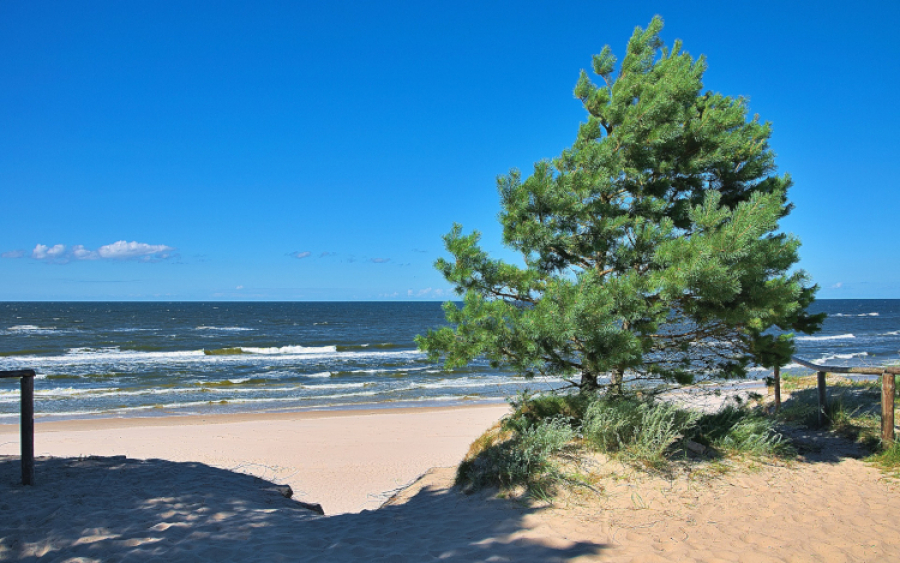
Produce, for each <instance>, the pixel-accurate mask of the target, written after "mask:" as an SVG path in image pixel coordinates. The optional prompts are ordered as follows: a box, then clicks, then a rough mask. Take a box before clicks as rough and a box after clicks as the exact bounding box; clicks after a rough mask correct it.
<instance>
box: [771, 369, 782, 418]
mask: <svg viewBox="0 0 900 563" xmlns="http://www.w3.org/2000/svg"><path fill="white" fill-rule="evenodd" d="M772 379H774V380H775V413H776V414H778V411H780V410H781V367H780V366H775V368H774V369H773V370H772Z"/></svg>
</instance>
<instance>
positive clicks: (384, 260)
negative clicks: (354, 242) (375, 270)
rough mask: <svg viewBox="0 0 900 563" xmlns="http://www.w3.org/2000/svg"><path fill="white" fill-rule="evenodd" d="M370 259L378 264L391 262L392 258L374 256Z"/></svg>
mask: <svg viewBox="0 0 900 563" xmlns="http://www.w3.org/2000/svg"><path fill="white" fill-rule="evenodd" d="M369 261H370V262H374V263H376V264H385V263H387V262H390V261H391V259H390V258H372V259H370V260H369Z"/></svg>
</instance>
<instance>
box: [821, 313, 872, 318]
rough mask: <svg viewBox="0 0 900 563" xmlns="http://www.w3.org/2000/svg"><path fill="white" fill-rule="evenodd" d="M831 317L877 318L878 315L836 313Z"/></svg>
mask: <svg viewBox="0 0 900 563" xmlns="http://www.w3.org/2000/svg"><path fill="white" fill-rule="evenodd" d="M832 316H833V317H877V316H879V314H878V313H836V314H834V315H832Z"/></svg>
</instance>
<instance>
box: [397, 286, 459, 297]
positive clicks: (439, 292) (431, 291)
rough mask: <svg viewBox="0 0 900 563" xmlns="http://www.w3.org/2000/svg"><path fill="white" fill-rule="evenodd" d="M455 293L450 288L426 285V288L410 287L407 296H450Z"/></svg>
mask: <svg viewBox="0 0 900 563" xmlns="http://www.w3.org/2000/svg"><path fill="white" fill-rule="evenodd" d="M452 294H453V291H452V290H450V289H441V288H437V289H435V288H432V287H426V288H425V289H418V290H416V289H409V290H407V291H406V296H407V297H449V296H450V295H452Z"/></svg>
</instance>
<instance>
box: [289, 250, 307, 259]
mask: <svg viewBox="0 0 900 563" xmlns="http://www.w3.org/2000/svg"><path fill="white" fill-rule="evenodd" d="M290 255H291V256H293V257H294V258H309V257H310V256H312V252H308V251H304V252H300V251H299V250H295V251H294V252H291V254H290Z"/></svg>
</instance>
